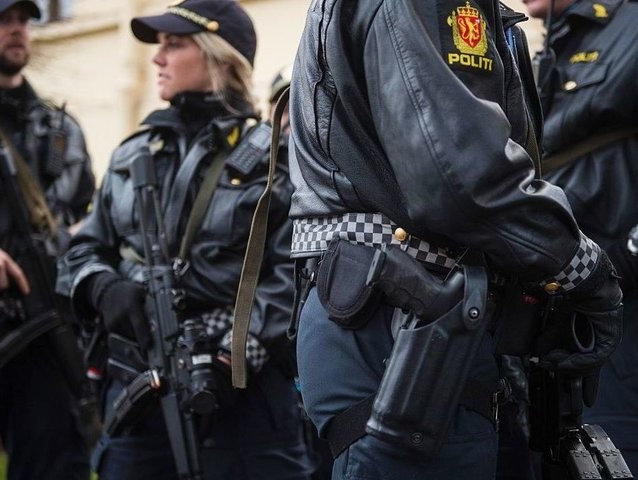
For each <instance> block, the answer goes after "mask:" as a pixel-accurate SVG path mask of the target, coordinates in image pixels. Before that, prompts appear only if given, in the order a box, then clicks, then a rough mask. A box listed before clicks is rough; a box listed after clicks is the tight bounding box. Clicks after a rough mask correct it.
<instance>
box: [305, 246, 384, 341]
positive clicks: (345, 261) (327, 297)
mask: <svg viewBox="0 0 638 480" xmlns="http://www.w3.org/2000/svg"><path fill="white" fill-rule="evenodd" d="M374 252H375V249H374V248H373V247H367V246H365V245H355V244H352V243H349V242H347V241H345V240H338V239H337V240H333V241H332V242H330V244H329V245H328V249H327V250H326V251H325V253H324V255H323V258H322V260H321V264H320V265H319V270H318V272H317V293H318V294H319V300H320V301H321V304H322V305H323V307H324V308H325V309H326V311H327V312H328V315H329V316H330V319H331V320H333V321H334V322H335V323H337V324H338V325H340V326H341V327H343V328H346V329H351V330H354V329H357V328H361V327H363V326H364V325H365V324H366V322H367V321H368V318H369V315H368V313H369V311H370V309H371V308H372V307H374V306H375V305H376V304H377V302H378V298H377V297H378V295H376V296H374V295H373V291H374V289H373V288H372V287H371V286H368V285H367V284H366V280H367V277H368V271H369V270H370V264H371V262H372V257H373V256H374Z"/></svg>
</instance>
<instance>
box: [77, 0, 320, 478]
mask: <svg viewBox="0 0 638 480" xmlns="http://www.w3.org/2000/svg"><path fill="white" fill-rule="evenodd" d="M131 27H132V31H133V34H134V35H135V36H136V38H137V39H139V40H141V41H143V42H146V43H158V47H157V52H156V54H155V56H154V57H153V62H154V63H155V66H156V67H157V72H158V77H157V79H158V89H159V96H160V98H161V99H162V100H165V101H169V102H170V105H169V106H168V107H167V108H165V109H162V110H157V111H154V112H152V113H151V114H150V115H148V116H147V117H146V118H145V119H144V121H143V122H142V127H141V130H140V131H139V132H137V133H135V134H133V135H132V136H131V137H129V138H127V139H126V140H124V141H123V142H122V143H121V144H120V145H119V146H118V147H117V148H116V149H115V151H114V153H113V155H112V159H111V162H110V165H109V168H108V171H107V173H106V175H105V177H104V180H103V183H102V186H101V189H100V192H99V196H98V197H97V199H96V201H95V205H94V208H93V210H92V212H91V214H90V216H89V217H88V218H87V221H86V223H85V225H84V226H83V228H82V229H81V230H80V232H79V233H78V235H77V236H76V237H75V238H74V239H73V241H72V244H71V248H70V250H69V252H68V254H67V255H66V257H65V268H66V269H68V272H69V275H70V286H71V292H70V294H71V296H72V298H73V302H74V305H75V306H76V308H77V310H78V312H81V315H82V316H83V317H84V318H85V319H86V320H87V321H90V320H91V319H92V318H93V316H95V315H98V316H99V325H98V328H99V329H100V328H103V329H104V330H105V334H108V335H109V338H110V339H112V338H113V334H118V335H121V336H124V337H125V338H128V339H130V340H132V341H136V342H137V343H138V345H139V346H141V347H147V346H149V341H150V337H151V336H150V332H149V330H148V320H147V319H146V318H145V316H144V311H143V304H142V302H143V301H144V294H145V288H146V287H145V286H144V283H143V274H142V271H143V269H144V266H143V264H142V263H143V259H142V257H143V255H144V248H143V242H142V238H141V235H140V224H139V218H138V214H137V213H136V209H135V200H134V190H133V184H132V180H131V178H130V176H129V170H128V168H129V166H130V163H131V161H132V159H133V158H134V157H135V156H136V155H137V154H138V153H139V152H140V151H142V150H143V149H145V148H149V149H150V152H151V154H152V158H153V166H154V168H155V171H156V176H157V179H158V183H159V197H160V198H159V203H160V205H161V215H162V216H163V218H164V223H165V226H166V234H167V242H168V248H169V250H170V255H171V256H172V257H177V256H178V252H179V248H180V242H181V241H182V238H183V237H184V232H185V226H186V222H187V219H188V217H189V215H190V212H191V209H192V206H193V201H194V198H195V195H196V194H197V192H198V190H199V189H200V186H201V184H202V181H203V176H204V174H205V172H207V171H208V170H207V167H208V166H209V165H210V164H211V162H214V161H224V162H225V166H224V169H223V171H222V174H221V177H220V180H219V183H218V185H217V187H216V189H215V191H214V193H213V197H212V199H211V200H210V201H209V203H208V206H207V208H206V209H205V214H204V217H203V220H202V222H201V226H200V227H199V229H198V230H197V231H196V232H195V235H194V237H193V240H192V243H191V244H190V247H189V248H188V251H187V255H186V258H184V259H183V260H184V261H185V264H187V265H188V266H187V267H186V268H183V269H182V270H181V272H180V273H179V274H178V276H177V278H176V282H177V284H176V286H177V288H179V289H181V290H183V291H184V293H185V299H184V305H183V308H182V309H181V310H180V311H179V319H180V320H181V321H186V320H192V319H200V320H203V321H204V322H205V325H206V329H207V333H208V336H209V340H208V341H209V342H210V347H209V348H210V350H209V351H208V354H209V355H212V357H213V359H212V362H213V363H214V365H215V368H214V369H213V370H214V374H215V378H216V383H217V389H216V391H215V394H216V395H217V398H218V401H219V405H220V410H219V411H218V412H216V414H215V418H212V417H207V416H206V415H203V416H201V417H198V428H199V435H200V437H199V438H200V441H201V443H200V447H201V449H200V450H201V461H202V468H203V474H204V476H205V478H210V479H220V480H221V479H229V478H233V479H255V480H256V479H273V480H274V479H278V480H279V479H304V478H309V477H310V474H311V468H310V463H309V460H308V456H307V453H306V449H305V444H304V443H303V439H302V435H301V418H300V411H299V408H298V407H297V403H296V394H295V387H294V383H293V375H294V365H292V364H291V356H290V355H291V353H292V352H291V351H290V349H289V348H287V347H286V344H287V341H286V337H285V330H286V327H287V325H288V319H289V315H290V309H291V305H292V294H293V286H292V268H293V267H292V264H291V261H290V235H291V229H292V225H291V222H290V220H289V219H288V209H289V204H290V195H291V191H292V186H291V184H290V182H289V179H288V175H287V166H286V161H285V151H283V153H284V155H283V157H282V163H280V164H279V166H278V169H277V172H276V176H275V183H274V187H273V195H272V204H271V214H270V218H269V229H268V239H267V247H266V253H265V259H264V263H263V266H262V270H261V277H260V281H259V284H258V286H257V292H256V299H255V302H254V306H253V310H252V318H251V320H252V321H251V324H250V332H249V338H248V349H247V360H248V365H249V370H250V372H249V379H248V387H247V389H246V390H234V389H233V388H232V386H231V377H230V366H229V355H230V345H231V326H232V321H233V307H234V305H235V296H236V293H237V287H238V283H239V279H240V273H241V268H242V261H243V258H244V253H245V249H246V243H247V239H248V234H249V231H250V225H251V218H252V214H253V211H254V209H255V205H256V203H257V200H258V199H259V197H260V195H261V194H262V191H263V190H264V186H265V184H266V175H267V172H268V150H269V145H270V143H269V142H270V127H269V126H268V125H266V124H264V123H260V124H258V125H254V123H255V122H254V121H252V119H254V118H255V117H256V116H257V114H256V111H255V105H254V103H253V99H252V96H251V94H250V85H251V78H252V63H253V59H254V55H255V49H256V37H255V31H254V28H253V25H252V22H251V20H250V18H249V17H248V15H247V14H246V13H245V11H244V10H243V9H242V8H241V7H240V6H239V4H238V3H237V2H235V1H233V0H185V1H183V2H181V3H179V4H174V5H171V6H169V7H168V8H167V10H166V11H165V12H163V13H162V14H160V15H155V16H147V17H136V18H134V19H133V20H132V22H131ZM251 121H252V124H251ZM264 129H265V130H264ZM243 142H248V143H247V145H248V146H249V147H250V148H248V151H249V152H252V153H251V154H249V155H247V156H246V155H244V156H242V157H241V158H237V157H236V156H234V152H235V151H236V149H241V148H242V144H243ZM220 158H221V159H222V160H220ZM240 160H241V161H240ZM119 353H120V356H119V357H118V352H117V351H115V349H113V348H111V349H109V351H108V352H107V356H108V357H109V361H110V362H111V363H110V365H111V367H109V368H108V369H107V371H106V388H105V396H104V400H105V407H104V408H105V415H108V414H109V413H110V412H111V410H112V409H113V408H114V407H113V400H114V398H115V397H116V395H117V394H118V393H119V392H120V391H121V389H122V387H123V386H124V385H125V384H126V383H127V382H128V381H129V380H130V378H127V375H126V368H119V369H118V368H114V367H113V363H114V362H115V363H117V362H119V364H120V365H121V364H122V363H123V362H124V363H125V362H126V361H127V359H126V358H123V357H122V356H121V352H119ZM149 409H150V410H149V411H148V412H147V413H146V414H144V415H140V416H139V417H138V418H135V419H134V421H133V422H131V424H129V425H124V429H123V433H121V434H118V435H115V436H109V435H107V434H106V433H105V434H104V436H103V438H102V440H101V441H100V442H99V444H98V446H97V448H96V452H95V454H94V458H93V467H94V469H95V471H96V472H98V473H99V476H100V478H101V479H105V480H108V479H118V480H122V479H131V480H132V479H135V480H140V479H175V478H177V472H176V468H175V463H174V460H173V455H172V452H171V446H170V444H169V439H168V436H167V433H166V426H165V424H164V420H163V418H162V414H161V411H160V408H159V402H157V401H154V403H151V404H150V405H149Z"/></svg>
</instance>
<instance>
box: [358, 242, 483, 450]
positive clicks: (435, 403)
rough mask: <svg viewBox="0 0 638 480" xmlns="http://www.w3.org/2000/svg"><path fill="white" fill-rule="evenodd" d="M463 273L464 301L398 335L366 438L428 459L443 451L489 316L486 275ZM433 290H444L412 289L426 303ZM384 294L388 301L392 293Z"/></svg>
mask: <svg viewBox="0 0 638 480" xmlns="http://www.w3.org/2000/svg"><path fill="white" fill-rule="evenodd" d="M401 253H403V252H401ZM404 255H405V254H404ZM406 257H407V255H406ZM408 258H409V257H408ZM410 260H412V259H410ZM401 261H403V260H401ZM397 271H400V269H398V270H397ZM463 271H464V277H465V284H464V296H463V299H462V300H461V301H459V302H457V303H456V305H454V306H453V307H452V309H451V310H449V311H447V313H444V314H443V315H441V316H440V317H439V318H437V319H435V320H434V321H432V322H430V323H425V322H423V321H422V320H421V319H420V318H419V317H414V318H415V320H414V321H413V322H411V323H410V324H408V325H404V326H403V327H402V328H401V329H400V330H399V332H398V334H397V338H396V342H395V344H394V348H393V350H392V354H391V356H390V359H389V361H388V365H387V368H386V371H385V373H384V375H383V378H382V380H381V385H380V387H379V391H378V393H377V396H376V398H375V401H374V405H373V409H372V415H371V417H370V419H369V420H368V423H367V426H366V432H367V433H369V434H371V435H374V436H376V437H379V438H381V439H383V440H386V441H389V442H391V443H395V444H399V445H401V446H404V447H407V448H410V449H413V450H417V451H419V452H422V453H424V454H426V455H428V456H433V455H435V454H436V453H437V452H438V450H439V449H440V447H441V445H442V443H443V441H444V440H445V438H446V434H447V430H448V426H449V423H450V420H451V419H452V416H453V415H454V413H455V411H456V409H457V406H458V404H459V400H460V397H461V393H462V392H463V390H464V388H465V385H466V382H467V379H468V374H469V371H470V367H471V365H472V363H473V361H474V358H475V356H476V352H477V350H478V347H479V345H480V342H481V340H482V338H483V335H484V333H485V331H486V326H487V324H488V322H489V319H490V316H491V308H490V307H488V302H487V292H488V281H487V274H486V271H485V269H484V268H483V267H480V266H466V267H465V268H464V270H463ZM432 288H434V290H435V291H436V290H437V289H438V290H440V289H441V285H440V284H435V285H428V284H422V285H411V286H410V290H411V291H417V292H418V291H422V292H425V293H424V296H425V297H427V296H428V293H427V292H429V291H431V290H432ZM384 293H385V294H386V296H388V297H390V296H389V295H388V293H390V294H391V292H385V291H384ZM403 293H405V292H403ZM401 297H402V296H401ZM437 297H439V300H441V301H444V300H445V299H446V296H445V295H443V296H437ZM391 300H392V299H391V298H390V302H391ZM402 301H403V298H402ZM391 303H392V302H391ZM437 303H438V302H437Z"/></svg>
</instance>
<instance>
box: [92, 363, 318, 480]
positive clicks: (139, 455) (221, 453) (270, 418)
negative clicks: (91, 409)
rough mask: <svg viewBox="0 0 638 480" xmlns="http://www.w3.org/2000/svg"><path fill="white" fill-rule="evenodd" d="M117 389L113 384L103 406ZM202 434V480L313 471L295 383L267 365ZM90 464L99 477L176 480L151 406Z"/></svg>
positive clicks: (305, 475)
mask: <svg viewBox="0 0 638 480" xmlns="http://www.w3.org/2000/svg"><path fill="white" fill-rule="evenodd" d="M120 390H121V385H120V384H117V383H113V384H112V386H111V387H110V388H109V389H108V392H107V398H106V400H107V402H106V405H110V404H111V402H112V400H113V399H114V398H115V397H116V396H117V394H118V393H119V392H120ZM107 408H108V407H107ZM201 437H202V449H201V454H200V458H201V463H202V469H203V472H204V475H203V478H205V479H206V480H230V479H232V480H310V476H311V474H312V472H313V469H314V466H313V464H312V463H311V461H310V458H309V455H308V452H307V450H306V445H305V443H304V440H303V433H302V423H301V410H300V408H299V405H298V402H297V393H296V390H295V387H294V384H293V382H292V381H291V380H290V379H288V378H286V377H285V376H284V375H283V374H282V373H281V372H280V371H279V370H278V369H277V368H275V367H272V366H270V365H269V364H266V366H264V368H263V369H262V371H261V372H260V373H259V375H257V376H256V377H254V378H252V379H250V380H249V382H248V389H247V390H241V391H239V393H238V396H237V401H236V405H235V407H233V408H230V409H226V410H224V412H222V413H220V415H219V418H218V419H217V421H215V422H213V423H212V424H211V425H210V427H209V428H207V429H206V430H205V431H204V432H202V435H201ZM92 464H93V469H94V470H95V471H97V472H98V473H99V477H100V480H177V478H178V476H177V472H176V469H175V463H174V461H173V455H172V451H171V447H170V444H169V439H168V435H167V433H166V427H165V424H164V418H163V416H162V412H161V410H160V409H159V408H153V409H152V410H151V411H150V412H148V413H147V414H146V415H145V416H144V418H142V419H141V420H140V423H139V424H138V425H136V426H135V427H134V428H133V429H132V430H131V432H130V434H127V435H123V436H120V437H117V438H109V437H107V436H103V437H102V438H101V439H100V441H99V442H98V445H97V447H96V449H95V451H94V454H93V460H92Z"/></svg>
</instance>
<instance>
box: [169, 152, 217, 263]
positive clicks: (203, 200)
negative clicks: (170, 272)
mask: <svg viewBox="0 0 638 480" xmlns="http://www.w3.org/2000/svg"><path fill="white" fill-rule="evenodd" d="M225 159H226V150H221V151H220V152H219V153H218V154H217V155H215V158H213V161H212V163H211V164H210V166H209V167H208V169H207V170H206V173H205V174H204V181H203V182H202V185H201V187H199V192H197V196H196V197H195V201H194V202H193V208H192V210H191V213H190V215H189V216H188V221H187V222H186V228H185V230H184V236H183V237H182V243H181V244H180V247H179V258H180V260H181V261H182V262H185V261H186V257H187V255H188V252H189V250H190V246H191V243H192V242H193V237H194V236H195V232H197V230H199V227H200V225H201V224H202V220H203V219H204V214H205V213H206V210H207V208H208V206H209V205H210V200H211V199H212V198H213V193H214V192H215V189H216V188H217V184H218V183H219V178H220V177H221V175H222V172H223V171H224V164H225V163H226V162H225Z"/></svg>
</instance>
